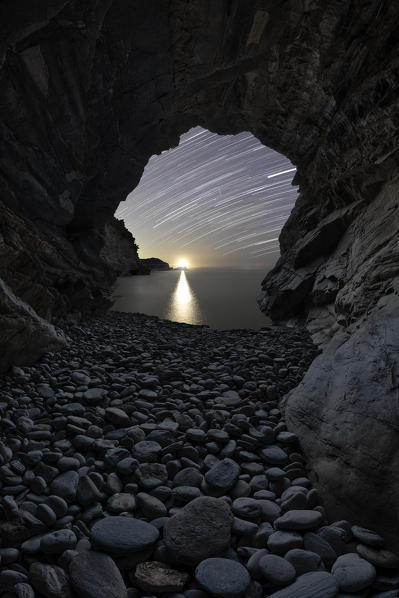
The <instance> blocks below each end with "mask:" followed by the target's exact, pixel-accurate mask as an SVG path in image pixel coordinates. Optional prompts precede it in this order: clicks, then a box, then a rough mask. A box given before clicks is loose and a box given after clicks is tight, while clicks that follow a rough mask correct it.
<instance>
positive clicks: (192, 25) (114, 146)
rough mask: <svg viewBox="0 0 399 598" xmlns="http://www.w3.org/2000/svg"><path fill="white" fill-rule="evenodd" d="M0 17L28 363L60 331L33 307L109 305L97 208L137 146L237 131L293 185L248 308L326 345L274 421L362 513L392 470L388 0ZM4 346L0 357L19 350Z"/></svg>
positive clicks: (13, 224)
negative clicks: (294, 433) (256, 302)
mask: <svg viewBox="0 0 399 598" xmlns="http://www.w3.org/2000/svg"><path fill="white" fill-rule="evenodd" d="M0 13H1V14H0V16H1V17H2V18H0V31H1V35H0V39H1V46H0V57H1V60H0V64H1V70H0V114H1V121H0V128H1V136H0V149H1V152H0V183H1V189H2V194H1V201H2V203H1V206H0V210H1V222H2V224H1V227H2V228H1V237H0V266H1V275H2V277H3V279H4V282H5V283H6V285H7V287H6V286H2V287H1V289H0V326H3V325H4V326H5V325H6V324H7V326H9V327H11V330H12V327H13V326H14V327H15V329H18V330H19V329H20V327H19V326H20V322H21V312H20V311H19V307H20V305H19V302H20V301H23V310H24V313H25V316H24V317H26V318H27V319H28V320H29V326H26V327H25V328H26V330H27V333H26V337H25V339H24V345H23V346H24V348H25V353H24V355H25V357H24V359H25V358H26V359H27V358H28V356H29V350H30V348H31V349H32V356H37V354H38V353H40V351H39V350H36V352H35V351H34V349H35V347H36V348H38V347H41V349H40V350H43V348H44V347H45V346H46V343H48V342H49V340H50V337H51V343H52V345H53V346H55V345H57V344H58V343H60V342H62V341H61V340H60V338H58V336H57V334H56V332H55V330H53V329H51V328H50V329H48V330H46V331H44V330H43V327H42V326H43V320H41V321H40V322H39V321H38V320H37V319H36V318H37V317H39V316H41V317H42V318H46V319H47V320H51V319H54V318H56V317H57V316H58V315H59V314H61V315H62V314H66V313H70V312H71V311H79V310H82V309H83V307H82V306H85V308H86V309H88V310H95V309H98V308H100V307H101V306H102V305H103V304H104V302H106V292H105V290H106V289H107V288H108V287H109V285H110V284H111V283H112V281H113V280H114V278H115V276H116V271H115V263H116V261H118V259H119V258H118V257H117V256H118V250H116V253H115V251H114V253H113V255H114V257H111V258H107V257H106V254H107V251H106V250H105V249H104V247H105V245H106V241H107V239H108V240H110V239H111V238H112V239H114V240H113V241H112V243H111V245H112V246H113V247H114V248H115V247H116V246H117V245H118V243H117V242H116V243H115V239H116V236H118V233H116V230H114V228H112V227H114V225H113V224H112V222H113V220H112V219H113V213H114V211H115V209H116V207H117V205H118V204H119V202H120V201H121V200H123V199H125V197H126V195H127V194H128V193H129V192H130V191H131V190H132V189H133V188H134V187H135V186H136V185H137V184H138V182H139V179H140V176H141V173H142V171H143V168H144V166H145V164H146V162H147V160H148V159H149V157H150V156H151V155H152V154H154V153H159V152H160V151H162V150H164V149H168V148H170V147H172V146H173V145H176V144H177V143H178V139H179V135H180V134H181V133H182V132H184V131H186V130H187V129H188V128H190V127H192V126H195V125H201V126H203V127H205V128H208V129H210V130H212V131H215V132H217V133H222V134H223V133H230V134H231V133H237V132H240V131H250V132H252V133H253V134H254V135H255V136H256V137H258V138H259V139H260V140H261V142H262V143H264V144H265V145H268V146H269V147H272V148H273V149H275V150H277V151H279V152H281V153H284V154H285V155H286V156H288V157H289V158H290V159H291V161H292V162H293V163H294V164H295V165H296V166H297V169H298V170H297V175H296V182H297V183H298V184H299V186H300V196H299V199H298V201H297V204H296V206H295V208H294V210H293V212H292V214H291V217H290V219H289V220H288V222H287V224H286V225H285V227H284V230H283V231H282V234H281V238H280V242H281V250H282V257H281V259H280V260H279V263H278V264H277V265H276V267H275V269H274V270H273V271H272V272H271V273H269V274H268V276H267V277H266V279H265V281H264V283H263V290H262V295H261V298H260V303H261V306H262V309H263V310H264V311H265V312H266V313H268V314H270V315H271V316H272V317H273V318H274V319H277V320H292V319H298V318H299V319H301V320H303V321H306V322H307V324H308V326H309V327H310V329H311V330H312V331H313V332H314V333H315V335H316V336H315V338H316V339H317V340H318V341H319V342H321V343H322V344H323V346H325V350H324V352H323V354H322V355H321V356H320V357H319V358H318V359H317V360H316V361H315V363H314V364H313V366H312V367H311V368H310V370H309V372H308V374H307V376H306V378H305V379H304V381H303V383H302V385H301V386H300V387H299V388H298V389H297V390H295V391H293V393H292V394H291V395H290V397H289V398H288V400H287V404H286V410H287V418H288V421H289V423H290V425H291V426H292V427H295V428H299V429H300V430H302V432H303V434H302V441H303V443H304V446H305V449H306V450H307V451H308V456H309V458H310V461H311V462H312V463H313V466H314V469H315V471H316V472H317V475H318V476H319V483H320V484H321V485H323V486H327V487H328V489H329V492H328V496H329V497H330V498H329V502H330V505H329V506H330V508H332V509H337V505H339V508H338V509H337V512H339V514H340V515H342V514H343V513H344V511H345V508H348V486H347V485H346V489H344V486H342V485H341V484H340V483H339V480H340V479H341V478H342V477H345V479H346V480H348V479H350V480H351V484H352V486H353V488H354V492H355V491H356V493H357V496H358V503H357V505H358V508H357V512H356V518H357V520H358V521H360V522H361V520H362V519H366V518H367V519H368V521H369V522H370V520H373V517H374V519H375V518H378V515H375V514H374V506H373V503H372V501H371V500H370V499H369V497H370V493H371V496H373V498H375V497H376V496H377V494H378V492H379V488H380V485H381V484H382V483H383V480H384V479H396V478H394V474H393V472H394V471H396V469H397V468H396V459H397V454H398V446H399V444H398V441H397V429H396V421H397V389H398V380H397V372H398V371H399V369H398V368H399V363H398V354H399V352H398V350H397V349H398V346H399V339H398V336H397V332H395V330H396V331H397V321H396V315H395V314H397V313H398V307H399V306H398V301H399V299H398V261H399V260H398V246H397V239H396V236H395V232H396V231H397V223H398V201H397V193H398V182H397V164H398V155H399V150H398V149H397V148H398V147H399V146H398V111H397V94H398V89H397V88H398V85H399V68H398V64H399V47H398V40H397V34H396V32H397V28H398V25H399V10H398V8H397V6H396V5H395V3H394V2H381V0H370V1H369V2H367V3H366V4H365V3H364V2H360V1H358V0H356V1H354V2H350V3H349V2H343V1H342V0H332V1H331V2H329V3H328V6H327V5H326V3H325V2H323V1H322V0H287V2H285V3H284V4H283V5H281V4H279V5H278V6H277V5H276V3H274V2H272V1H271V0H248V1H247V2H245V3H242V2H238V1H237V0H222V1H221V2H213V1H212V0H204V1H203V2H192V3H187V2H186V1H185V0H170V2H164V1H163V0H148V1H147V2H145V3H141V2H139V3H132V2H129V1H128V0H85V1H83V0H74V1H72V0H56V1H52V2H50V1H49V0H37V2H35V3H31V2H27V1H26V0H22V1H21V2H18V6H16V3H13V2H11V1H9V0H5V1H4V2H3V3H2V4H1V7H0ZM110 227H111V229H110ZM110 230H112V231H113V232H111V233H110ZM122 236H123V235H122ZM115 257H116V261H115ZM133 257H134V256H133ZM18 306H19V307H18ZM32 309H33V310H35V311H34V312H32V311H31V310H32ZM18 327H19V328H18ZM29 331H30V332H29ZM32 331H36V333H37V334H36V335H35V334H32ZM28 332H29V334H28ZM23 334H24V333H23V331H22V337H23ZM39 339H40V342H39ZM0 343H1V351H2V353H3V354H7V360H8V361H6V360H5V359H4V358H3V360H2V361H3V365H4V364H7V363H9V362H12V361H13V360H15V359H17V358H18V359H22V358H21V352H20V351H19V349H18V346H19V347H21V343H19V345H17V347H15V346H12V345H11V343H10V341H9V337H6V338H3V337H2V339H1V341H0ZM33 354H34V355H33ZM333 422H334V423H333ZM370 422H372V423H373V425H371V424H370ZM375 422H378V425H374V424H375ZM377 465H378V466H377ZM395 475H396V474H395ZM358 490H361V492H358ZM398 493H399V490H398V485H397V483H396V482H395V483H393V485H392V489H391V490H390V491H389V492H388V493H386V502H385V510H384V518H385V519H384V521H380V527H381V528H384V527H385V528H389V527H390V526H391V521H392V519H391V520H390V518H389V517H388V516H387V512H388V511H389V509H390V507H392V506H393V504H394V503H396V504H397V502H398V501H397V499H398ZM352 504H353V503H352ZM371 510H372V511H373V513H370V511H371ZM382 531H384V530H382Z"/></svg>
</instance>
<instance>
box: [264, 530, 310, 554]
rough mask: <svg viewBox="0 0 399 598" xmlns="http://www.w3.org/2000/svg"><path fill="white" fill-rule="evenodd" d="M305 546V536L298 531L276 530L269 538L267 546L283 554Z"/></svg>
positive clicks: (275, 552)
mask: <svg viewBox="0 0 399 598" xmlns="http://www.w3.org/2000/svg"><path fill="white" fill-rule="evenodd" d="M302 546H303V537H302V536H301V534H298V533H297V532H274V534H271V535H270V536H269V538H268V540H267V547H268V549H269V550H270V552H273V553H274V554H280V555H283V554H285V553H286V552H288V551H289V550H292V549H294V548H301V547H302Z"/></svg>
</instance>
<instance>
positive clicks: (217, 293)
mask: <svg viewBox="0 0 399 598" xmlns="http://www.w3.org/2000/svg"><path fill="white" fill-rule="evenodd" d="M295 170H296V169H295V167H294V166H293V165H292V163H291V162H290V161H289V160H288V159H287V158H286V157H284V156H282V155H281V154H279V153H277V152H275V151H273V150H271V149H270V148H268V147H266V146H265V145H263V144H262V143H261V142H260V141H259V140H258V139H256V137H254V136H253V135H252V134H250V133H249V132H243V133H239V134H236V135H218V134H216V133H212V132H210V131H209V130H206V129H204V128H202V127H199V126H197V127H195V128H192V129H190V130H188V131H187V132H186V133H184V134H183V135H182V136H181V137H180V142H179V145H177V146H176V147H174V148H172V149H170V150H167V151H164V152H162V153H161V154H160V155H154V156H152V158H151V159H150V160H149V162H148V164H147V166H146V168H145V170H144V173H143V176H142V178H141V181H140V183H139V185H138V186H137V187H136V188H135V189H134V191H133V192H132V193H130V194H129V196H128V197H127V199H126V201H124V202H122V203H121V204H120V205H119V207H118V209H117V211H116V213H115V216H116V218H117V219H121V220H123V221H124V223H125V226H126V227H127V229H128V230H129V231H130V232H131V233H132V234H133V235H134V237H135V240H136V242H137V243H138V246H139V257H140V259H141V260H142V261H141V265H142V266H144V265H145V267H146V268H149V269H150V270H151V271H152V272H153V276H152V277H151V279H149V278H148V277H144V278H140V279H137V277H134V278H130V277H125V278H124V279H120V280H119V281H118V286H117V289H116V293H115V296H116V298H117V301H116V304H115V309H117V310H121V311H142V312H143V313H147V314H150V315H156V316H159V317H163V318H166V319H168V320H172V321H180V322H186V323H190V324H209V325H211V327H213V328H234V327H237V326H240V327H244V326H246V327H249V328H256V329H257V328H260V327H262V326H264V325H265V323H267V321H268V320H266V319H265V316H264V315H263V314H262V313H261V312H260V311H259V309H258V306H257V303H256V297H257V295H258V294H259V292H260V289H261V282H262V279H263V278H264V275H265V271H267V270H268V269H271V268H272V267H273V265H274V263H275V262H276V260H277V258H278V256H279V244H278V236H279V233H280V230H281V228H282V226H283V224H284V223H285V221H286V220H287V218H288V215H289V213H290V211H291V209H292V207H293V205H294V203H295V200H296V196H297V192H296V190H295V188H294V187H293V186H292V178H293V175H294V173H295ZM169 267H172V268H175V269H176V267H177V269H178V270H181V272H180V274H177V273H170V271H169ZM159 271H161V272H159ZM165 271H166V272H165ZM139 273H141V274H142V273H144V271H143V270H141V271H140V272H139ZM154 277H155V278H154ZM227 302H228V303H229V310H227V312H228V313H226V304H227Z"/></svg>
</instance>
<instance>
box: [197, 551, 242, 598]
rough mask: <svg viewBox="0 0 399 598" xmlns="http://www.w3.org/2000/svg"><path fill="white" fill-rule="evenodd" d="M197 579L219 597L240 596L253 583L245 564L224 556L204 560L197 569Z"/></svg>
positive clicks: (209, 591) (231, 597) (232, 597)
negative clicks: (223, 557)
mask: <svg viewBox="0 0 399 598" xmlns="http://www.w3.org/2000/svg"><path fill="white" fill-rule="evenodd" d="M195 579H196V580H197V582H198V584H199V585H200V586H201V588H203V589H204V590H205V591H206V592H208V593H209V594H211V595H212V596H216V597H217V598H219V597H220V598H240V597H241V596H244V594H245V593H246V591H247V589H248V588H249V584H250V583H251V578H250V576H249V573H248V571H247V569H246V568H245V567H244V566H243V565H241V564H240V563H237V562H236V561H231V560H229V559H222V558H210V559H206V560H204V561H202V562H201V563H200V564H199V565H198V567H197V568H196V570H195Z"/></svg>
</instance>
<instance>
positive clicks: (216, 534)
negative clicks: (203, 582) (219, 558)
mask: <svg viewBox="0 0 399 598" xmlns="http://www.w3.org/2000/svg"><path fill="white" fill-rule="evenodd" d="M232 525H233V514H232V512H231V510H230V507H229V506H228V505H227V504H226V502H224V501H223V500H221V499H218V498H212V497H200V498H196V499H195V500H193V501H191V502H190V503H189V504H188V505H186V506H185V507H184V508H183V509H182V510H181V511H179V512H178V513H177V514H176V515H174V516H173V517H171V518H170V519H169V520H168V521H167V522H166V524H165V527H164V542H165V545H166V547H167V549H168V550H169V551H170V553H171V555H172V556H173V557H174V558H175V559H176V560H177V561H181V562H183V563H199V562H200V561H202V560H203V559H206V558H208V557H210V556H214V555H218V554H221V553H222V552H223V551H224V550H226V549H227V547H228V546H229V543H230V535H231V528H232Z"/></svg>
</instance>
